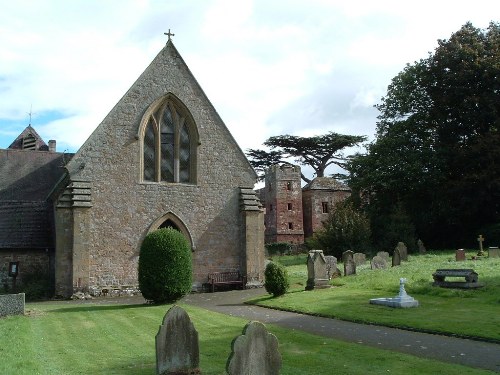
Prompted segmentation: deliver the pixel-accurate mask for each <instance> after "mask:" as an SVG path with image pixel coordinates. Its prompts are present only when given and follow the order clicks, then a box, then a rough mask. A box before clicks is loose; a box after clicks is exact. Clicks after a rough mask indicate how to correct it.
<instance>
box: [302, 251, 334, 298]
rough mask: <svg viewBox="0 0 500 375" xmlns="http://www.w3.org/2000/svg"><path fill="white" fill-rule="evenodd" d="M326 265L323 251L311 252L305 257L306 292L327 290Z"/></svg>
mask: <svg viewBox="0 0 500 375" xmlns="http://www.w3.org/2000/svg"><path fill="white" fill-rule="evenodd" d="M326 269H327V265H326V260H325V256H324V255H323V250H311V251H309V255H308V257H307V284H306V290H313V289H320V288H328V287H329V286H330V285H329V284H328V275H327V271H326Z"/></svg>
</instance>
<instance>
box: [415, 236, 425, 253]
mask: <svg viewBox="0 0 500 375" xmlns="http://www.w3.org/2000/svg"><path fill="white" fill-rule="evenodd" d="M417 247H418V252H419V253H420V254H425V253H426V252H427V249H426V248H425V246H424V243H423V242H422V240H421V239H419V240H418V241H417Z"/></svg>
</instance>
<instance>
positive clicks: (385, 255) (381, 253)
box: [377, 251, 391, 263]
mask: <svg viewBox="0 0 500 375" xmlns="http://www.w3.org/2000/svg"><path fill="white" fill-rule="evenodd" d="M377 256H379V257H381V258H384V259H385V261H386V262H387V263H389V258H390V257H391V256H390V255H389V253H388V252H387V251H379V252H378V253H377Z"/></svg>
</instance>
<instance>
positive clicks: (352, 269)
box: [342, 250, 356, 276]
mask: <svg viewBox="0 0 500 375" xmlns="http://www.w3.org/2000/svg"><path fill="white" fill-rule="evenodd" d="M342 262H343V263H344V276H349V275H355V274H356V263H354V252H353V251H352V250H347V251H344V252H343V253H342Z"/></svg>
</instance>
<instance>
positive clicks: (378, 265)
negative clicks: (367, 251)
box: [371, 255, 387, 270]
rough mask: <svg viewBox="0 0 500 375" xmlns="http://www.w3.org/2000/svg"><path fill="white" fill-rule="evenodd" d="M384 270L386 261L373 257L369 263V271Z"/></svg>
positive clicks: (376, 256)
mask: <svg viewBox="0 0 500 375" xmlns="http://www.w3.org/2000/svg"><path fill="white" fill-rule="evenodd" d="M386 268H387V261H386V260H385V259H384V258H382V257H379V256H378V255H375V256H374V257H373V259H372V261H371V269H372V270H380V269H386Z"/></svg>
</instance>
